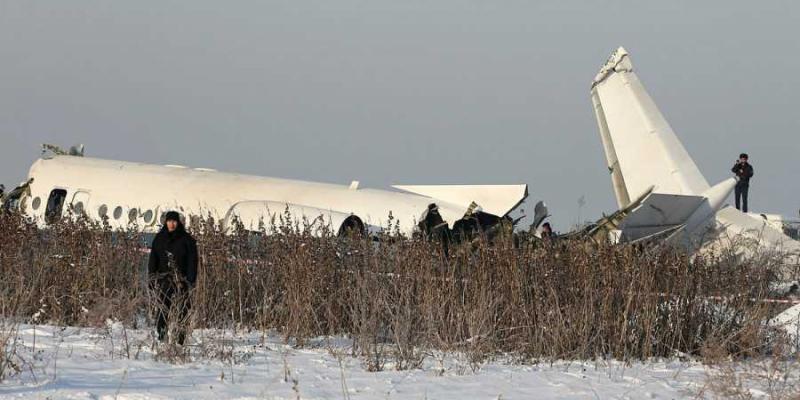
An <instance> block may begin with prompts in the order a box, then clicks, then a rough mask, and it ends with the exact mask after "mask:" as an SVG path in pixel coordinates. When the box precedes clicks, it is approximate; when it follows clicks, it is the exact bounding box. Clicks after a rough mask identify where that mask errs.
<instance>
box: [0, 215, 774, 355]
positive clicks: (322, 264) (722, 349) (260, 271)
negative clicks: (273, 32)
mask: <svg viewBox="0 0 800 400" xmlns="http://www.w3.org/2000/svg"><path fill="white" fill-rule="evenodd" d="M0 219H2V221H0V222H2V223H0V307H1V308H2V310H0V311H2V318H3V320H19V321H29V322H41V323H44V322H47V323H58V324H83V325H89V326H97V325H99V324H101V323H102V321H105V320H107V319H113V320H116V321H120V322H121V323H123V324H125V325H126V326H136V324H140V323H141V322H142V319H143V318H142V317H143V316H144V315H149V314H148V311H147V310H148V307H149V306H148V305H151V304H153V302H154V299H153V296H152V294H150V293H149V292H148V289H147V277H146V269H145V266H146V257H147V252H146V248H145V246H146V245H148V244H149V243H147V240H148V239H149V237H147V235H142V234H140V233H137V232H136V230H134V229H130V230H127V231H123V232H112V231H111V230H110V229H108V227H107V226H103V225H102V224H94V223H91V222H89V221H86V220H83V219H81V218H77V219H76V218H64V219H63V220H62V221H60V222H59V223H57V224H54V225H53V226H50V227H48V228H46V229H36V227H35V225H33V224H32V223H30V222H28V221H26V220H25V219H24V218H23V217H22V216H20V215H17V214H14V213H2V214H0ZM266 222H267V223H265V224H264V225H263V227H262V230H261V232H249V231H246V230H244V229H242V227H241V226H238V227H233V228H232V230H230V231H229V232H223V230H222V229H221V226H220V224H219V223H218V222H217V221H215V220H214V219H213V218H210V217H209V218H205V219H201V220H200V221H199V223H197V224H192V226H191V227H190V228H191V230H192V232H191V233H192V234H193V235H194V237H195V238H196V239H197V242H198V248H199V251H200V253H201V254H200V256H201V265H200V269H199V273H198V280H197V283H196V287H195V288H194V289H193V290H192V294H191V311H190V313H189V314H188V322H185V324H187V325H190V328H191V327H194V328H223V329H234V330H262V331H263V330H268V329H274V330H276V331H278V332H280V333H282V334H283V335H284V336H285V338H286V340H287V342H293V343H295V344H296V345H298V346H302V345H305V344H306V343H308V342H309V339H312V338H315V337H318V336H326V335H349V336H351V337H352V339H353V343H354V349H353V351H354V352H355V353H356V354H358V355H359V356H362V357H363V359H364V360H365V363H366V364H367V366H368V368H369V369H372V370H380V369H383V368H386V367H387V366H389V365H390V366H392V367H394V368H398V369H405V368H416V367H418V366H420V365H421V364H422V361H423V360H424V359H425V357H427V356H428V355H430V354H433V353H434V352H436V351H445V352H450V351H456V352H460V353H461V354H464V355H466V357H467V359H468V360H469V362H470V363H471V364H472V365H473V366H474V367H477V366H479V365H480V363H482V362H483V361H484V360H486V359H488V358H492V357H494V356H496V355H500V354H504V355H507V354H510V355H513V356H514V357H516V358H517V359H520V360H539V359H546V360H554V359H593V358H615V359H620V360H643V359H648V358H651V357H672V356H675V355H694V356H704V355H708V354H711V352H710V351H709V350H708V349H710V348H712V347H713V348H714V349H715V352H716V353H717V354H719V357H751V356H756V355H764V354H770V352H771V351H772V350H773V348H774V343H773V342H772V341H771V339H770V337H771V336H770V335H772V333H771V332H772V331H771V328H769V326H768V325H766V324H764V323H763V321H764V320H765V318H766V317H768V316H770V315H773V314H775V313H776V312H777V311H780V310H779V309H778V308H777V307H778V306H777V305H773V304H768V303H764V302H762V301H761V300H763V299H765V298H767V297H768V296H770V293H771V287H772V286H773V285H774V283H775V282H776V279H778V275H777V274H776V267H775V265H776V261H774V259H773V258H772V257H760V256H758V257H756V256H753V257H749V258H748V257H740V256H736V257H733V256H729V255H728V254H726V253H724V252H718V253H713V254H712V253H709V254H706V255H703V256H697V257H693V258H692V257H689V256H688V255H687V254H685V253H684V252H683V251H681V250H680V249H676V248H671V247H669V246H657V247H649V248H645V247H638V246H612V245H608V244H600V245H594V244H589V243H587V242H583V241H579V240H563V241H555V242H546V243H542V242H538V241H527V240H515V239H514V238H513V237H512V236H511V235H499V236H498V237H496V238H494V239H493V240H492V241H489V240H487V239H486V238H482V237H479V238H477V239H476V240H473V241H471V242H463V243H453V242H451V243H449V244H448V247H447V250H445V249H444V247H443V246H442V244H441V243H439V242H437V241H430V240H427V239H424V238H422V237H412V238H405V237H402V236H399V235H389V234H382V235H379V236H378V237H364V236H360V235H349V236H345V237H337V236H336V234H335V232H334V231H333V230H331V229H329V227H327V226H325V224H321V223H320V221H317V220H313V221H309V220H306V219H300V220H296V219H293V218H292V217H291V215H288V214H282V215H278V216H276V217H275V218H273V219H272V220H271V221H266ZM714 254H716V255H714ZM150 323H151V324H152V318H150ZM167 350H168V349H165V350H164V351H165V358H168V359H175V358H176V357H175V355H174V354H173V355H171V354H168V353H169V352H168V351H167ZM212 353H214V354H223V353H224V351H213V352H212ZM707 358H708V360H711V359H712V357H710V356H708V357H707Z"/></svg>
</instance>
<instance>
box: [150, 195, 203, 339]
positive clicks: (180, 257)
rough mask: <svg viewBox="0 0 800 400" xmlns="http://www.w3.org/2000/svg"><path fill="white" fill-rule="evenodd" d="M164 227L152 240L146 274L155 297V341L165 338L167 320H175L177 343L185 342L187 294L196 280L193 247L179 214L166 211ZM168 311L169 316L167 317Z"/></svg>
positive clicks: (194, 243)
mask: <svg viewBox="0 0 800 400" xmlns="http://www.w3.org/2000/svg"><path fill="white" fill-rule="evenodd" d="M164 219H165V220H164V226H163V227H162V228H161V231H159V232H158V233H157V234H156V237H155V238H154V239H153V245H152V246H151V248H150V260H149V262H148V273H149V275H150V284H151V287H152V288H153V289H154V291H155V292H156V294H157V297H158V301H159V304H158V305H157V307H156V308H157V314H158V322H157V326H156V328H157V330H158V340H160V341H163V340H164V339H166V338H167V331H168V327H169V318H170V317H172V318H177V320H176V321H173V322H175V323H176V324H177V325H178V327H177V338H176V339H177V340H176V341H177V342H178V344H180V345H183V342H184V340H185V339H186V330H187V329H186V328H187V327H186V325H187V324H188V321H186V317H187V315H188V313H189V296H188V294H189V290H190V289H191V288H192V287H193V286H194V283H195V280H196V279H197V262H198V256H197V243H196V242H195V240H194V238H192V236H191V235H189V233H188V232H186V229H184V226H183V223H182V222H181V220H180V214H178V213H177V212H175V211H170V212H168V213H167V214H166V215H165V218H164ZM170 311H172V313H170Z"/></svg>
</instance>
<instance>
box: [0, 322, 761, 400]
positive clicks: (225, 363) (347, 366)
mask: <svg viewBox="0 0 800 400" xmlns="http://www.w3.org/2000/svg"><path fill="white" fill-rule="evenodd" d="M126 337H127V339H126ZM17 338H18V341H17V347H16V348H17V354H18V356H15V358H14V359H15V360H16V363H17V365H18V366H19V367H20V368H21V369H22V372H21V373H19V374H18V375H16V376H13V377H11V378H9V379H7V380H6V381H5V382H3V383H0V398H3V399H5V398H26V399H27V398H36V399H44V398H52V399H171V398H181V399H217V398H237V399H250V398H253V399H255V398H258V399H296V398H302V399H343V398H344V399H459V400H462V399H533V398H548V399H614V398H619V399H679V398H694V397H696V396H697V394H698V393H699V392H700V391H701V390H702V388H703V386H704V385H705V382H706V381H707V379H706V378H707V376H708V373H709V371H708V370H707V368H706V367H704V366H702V365H701V364H699V363H697V362H678V361H675V362H651V363H644V364H634V365H632V366H625V365H623V364H622V363H619V362H586V363H576V362H558V363H555V364H552V365H551V364H538V365H512V364H511V363H505V362H499V361H495V362H490V363H486V364H483V365H481V366H480V368H479V369H478V370H476V371H473V370H472V369H471V368H470V366H469V363H468V362H467V361H466V360H465V359H462V358H460V357H459V356H458V355H438V356H431V357H429V358H428V359H427V360H426V362H425V363H424V366H423V368H421V369H415V370H406V371H395V370H391V365H389V366H387V370H385V371H382V372H368V371H366V370H365V368H364V364H363V362H362V360H360V359H358V358H354V357H351V356H350V355H347V352H348V343H349V342H348V341H347V340H344V339H338V340H336V341H329V340H322V339H321V340H319V341H317V342H315V343H313V345H312V346H310V348H309V347H305V348H295V347H293V346H290V345H287V344H285V343H284V342H283V340H282V339H281V338H280V337H278V336H264V335H262V334H260V333H250V334H242V335H237V336H231V334H230V332H222V333H220V332H216V333H215V332H209V331H195V332H194V336H193V338H192V343H193V344H192V346H191V347H190V348H191V353H192V356H191V361H188V362H185V363H180V362H178V363H176V362H169V361H165V360H158V359H157V358H159V357H158V354H159V353H158V352H155V351H154V350H153V349H152V347H151V346H152V344H153V343H152V338H151V336H150V333H149V332H148V331H145V330H124V329H122V327H121V326H119V325H118V324H109V325H108V327H107V328H105V329H89V328H73V327H67V328H60V327H54V326H35V327H34V326H29V325H25V326H21V327H19V334H18V336H17ZM752 393H753V394H755V395H756V397H758V395H760V394H761V395H763V394H764V392H761V391H758V390H754V391H753V392H752Z"/></svg>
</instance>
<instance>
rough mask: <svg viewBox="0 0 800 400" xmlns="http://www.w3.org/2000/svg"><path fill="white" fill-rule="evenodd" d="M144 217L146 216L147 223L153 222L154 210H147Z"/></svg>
mask: <svg viewBox="0 0 800 400" xmlns="http://www.w3.org/2000/svg"><path fill="white" fill-rule="evenodd" d="M142 218H144V222H145V223H148V224H149V223H151V222H153V210H147V211H145V212H144V214H142Z"/></svg>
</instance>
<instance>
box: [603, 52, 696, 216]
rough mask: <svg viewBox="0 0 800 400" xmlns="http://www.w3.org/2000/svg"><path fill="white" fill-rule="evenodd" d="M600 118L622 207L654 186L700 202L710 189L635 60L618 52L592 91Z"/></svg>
mask: <svg viewBox="0 0 800 400" xmlns="http://www.w3.org/2000/svg"><path fill="white" fill-rule="evenodd" d="M591 97H592V103H593V106H594V111H595V117H596V119H597V124H598V127H599V129H600V138H601V140H602V142H603V148H604V150H605V153H606V161H607V163H608V170H609V172H610V174H611V181H612V184H613V187H614V193H615V195H616V197H617V204H618V205H619V207H620V208H622V207H625V206H627V205H628V204H629V203H630V200H631V198H635V197H636V196H639V195H641V194H642V193H644V192H645V191H647V189H648V188H650V187H651V186H653V187H654V192H655V193H664V194H678V195H687V196H696V195H700V194H701V193H703V192H705V191H706V190H708V188H709V184H708V182H707V181H706V179H705V178H704V177H703V175H702V174H701V173H700V170H699V169H698V168H697V165H695V163H694V161H693V160H692V158H691V157H690V156H689V154H688V153H687V152H686V149H684V147H683V145H682V144H681V142H680V141H679V140H678V138H677V136H676V135H675V132H673V131H672V128H671V127H670V126H669V124H668V123H667V121H666V119H665V118H664V116H663V115H662V114H661V112H660V111H659V110H658V107H657V106H656V104H655V102H653V99H651V98H650V96H649V95H648V94H647V91H646V90H645V89H644V86H643V85H642V83H641V82H640V81H639V78H638V77H637V76H636V74H635V73H634V72H633V64H632V63H631V60H630V56H629V55H628V53H627V51H625V49H624V48H622V47H620V48H619V49H617V50H616V51H615V52H614V53H613V54H612V55H611V57H610V58H609V59H608V61H607V62H606V64H605V65H604V66H603V67H602V68H601V69H600V72H599V73H598V74H597V76H595V78H594V81H593V82H592V88H591Z"/></svg>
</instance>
